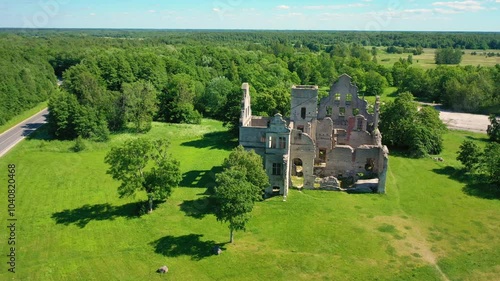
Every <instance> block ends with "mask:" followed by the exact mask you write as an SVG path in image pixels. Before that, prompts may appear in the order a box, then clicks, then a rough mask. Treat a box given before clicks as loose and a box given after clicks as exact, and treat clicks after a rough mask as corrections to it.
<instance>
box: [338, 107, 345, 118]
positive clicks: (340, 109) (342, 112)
mask: <svg viewBox="0 0 500 281" xmlns="http://www.w3.org/2000/svg"><path fill="white" fill-rule="evenodd" d="M339 116H345V107H340V108H339Z"/></svg>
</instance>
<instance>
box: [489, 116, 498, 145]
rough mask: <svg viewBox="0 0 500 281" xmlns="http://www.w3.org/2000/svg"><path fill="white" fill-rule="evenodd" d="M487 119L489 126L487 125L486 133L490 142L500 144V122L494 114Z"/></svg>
mask: <svg viewBox="0 0 500 281" xmlns="http://www.w3.org/2000/svg"><path fill="white" fill-rule="evenodd" d="M488 119H490V123H491V125H488V129H487V130H486V132H487V133H488V136H489V137H490V140H492V141H496V142H500V121H499V120H498V118H497V117H496V116H495V114H491V115H490V117H489V118H488Z"/></svg>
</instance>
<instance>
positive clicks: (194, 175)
mask: <svg viewBox="0 0 500 281" xmlns="http://www.w3.org/2000/svg"><path fill="white" fill-rule="evenodd" d="M222 170H223V168H222V167H221V166H216V167H213V168H212V169H211V170H204V171H202V170H195V171H189V172H186V173H184V174H183V175H182V180H181V182H180V183H179V186H182V187H205V188H207V189H208V190H210V191H211V190H213V187H214V186H215V175H216V174H217V173H220V172H222Z"/></svg>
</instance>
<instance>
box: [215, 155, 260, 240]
mask: <svg viewBox="0 0 500 281" xmlns="http://www.w3.org/2000/svg"><path fill="white" fill-rule="evenodd" d="M223 167H224V170H223V171H222V172H221V173H219V174H217V175H216V183H217V185H216V187H215V192H214V195H213V198H214V202H215V216H216V217H217V220H218V221H221V222H228V223H229V231H230V240H229V241H230V242H231V243H232V242H233V238H234V236H233V232H234V231H237V230H245V225H246V223H247V222H248V220H249V219H250V212H251V211H252V209H253V206H254V203H255V202H256V201H258V200H261V199H262V194H263V189H264V188H266V187H267V186H268V185H269V179H268V177H267V174H266V173H265V171H264V169H263V167H262V158H261V157H260V156H258V155H257V154H256V153H255V152H254V151H250V152H248V151H245V150H244V148H243V147H242V146H238V147H237V148H235V149H234V150H233V151H232V152H231V154H230V155H229V157H228V158H226V159H225V160H224V164H223Z"/></svg>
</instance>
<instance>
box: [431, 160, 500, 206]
mask: <svg viewBox="0 0 500 281" xmlns="http://www.w3.org/2000/svg"><path fill="white" fill-rule="evenodd" d="M432 171H433V172H434V173H436V174H439V175H446V176H448V178H450V179H452V180H455V181H458V182H461V183H465V186H464V187H463V188H462V191H463V192H464V193H465V194H467V195H469V196H474V197H478V198H484V199H500V188H498V187H497V186H495V185H494V184H491V183H489V182H488V181H487V180H486V176H484V175H477V174H470V173H467V172H466V171H464V170H463V169H457V168H455V167H452V166H446V167H443V168H439V169H433V170H432Z"/></svg>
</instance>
